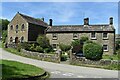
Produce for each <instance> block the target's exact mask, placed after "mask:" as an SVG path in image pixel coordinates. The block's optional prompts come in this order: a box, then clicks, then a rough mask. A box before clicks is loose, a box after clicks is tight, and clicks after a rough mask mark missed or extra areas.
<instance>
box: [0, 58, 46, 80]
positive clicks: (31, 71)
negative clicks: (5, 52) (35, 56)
mask: <svg viewBox="0 0 120 80" xmlns="http://www.w3.org/2000/svg"><path fill="white" fill-rule="evenodd" d="M0 62H1V61H0ZM0 64H1V63H0ZM44 73H45V71H44V70H43V69H41V68H38V67H36V66H33V65H29V64H23V63H20V62H15V61H8V60H2V79H3V80H7V79H10V78H29V77H33V76H38V75H42V74H44Z"/></svg>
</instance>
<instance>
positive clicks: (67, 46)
mask: <svg viewBox="0 0 120 80" xmlns="http://www.w3.org/2000/svg"><path fill="white" fill-rule="evenodd" d="M59 47H60V49H61V50H62V51H65V52H66V51H69V50H70V49H71V46H70V45H65V44H59Z"/></svg>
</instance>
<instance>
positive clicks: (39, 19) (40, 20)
mask: <svg viewBox="0 0 120 80" xmlns="http://www.w3.org/2000/svg"><path fill="white" fill-rule="evenodd" d="M18 14H20V15H22V16H26V17H30V18H33V19H35V20H39V21H42V20H41V19H36V18H34V17H31V16H28V15H25V14H22V13H18ZM42 22H44V21H42ZM44 23H46V22H44Z"/></svg>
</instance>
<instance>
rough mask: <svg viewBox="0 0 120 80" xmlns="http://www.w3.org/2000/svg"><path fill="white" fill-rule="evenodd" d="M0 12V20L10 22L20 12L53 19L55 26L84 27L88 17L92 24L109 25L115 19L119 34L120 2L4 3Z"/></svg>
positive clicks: (47, 20) (47, 19)
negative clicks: (0, 13)
mask: <svg viewBox="0 0 120 80" xmlns="http://www.w3.org/2000/svg"><path fill="white" fill-rule="evenodd" d="M0 4H1V3H0ZM0 12H2V15H1V16H0V18H4V19H8V20H11V19H12V18H13V17H14V16H15V14H16V13H17V12H20V13H22V14H25V15H28V16H31V17H35V18H42V17H44V19H45V22H47V23H48V22H49V19H53V25H82V24H83V20H84V18H87V17H88V18H89V20H90V22H89V23H90V24H109V18H110V17H113V19H114V26H115V28H116V33H118V2H3V3H2V10H1V9H0ZM119 32H120V31H119Z"/></svg>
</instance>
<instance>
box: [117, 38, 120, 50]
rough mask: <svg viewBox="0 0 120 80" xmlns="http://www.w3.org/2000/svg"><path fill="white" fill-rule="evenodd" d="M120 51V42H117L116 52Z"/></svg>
mask: <svg viewBox="0 0 120 80" xmlns="http://www.w3.org/2000/svg"><path fill="white" fill-rule="evenodd" d="M118 49H120V40H118V41H116V50H118Z"/></svg>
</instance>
